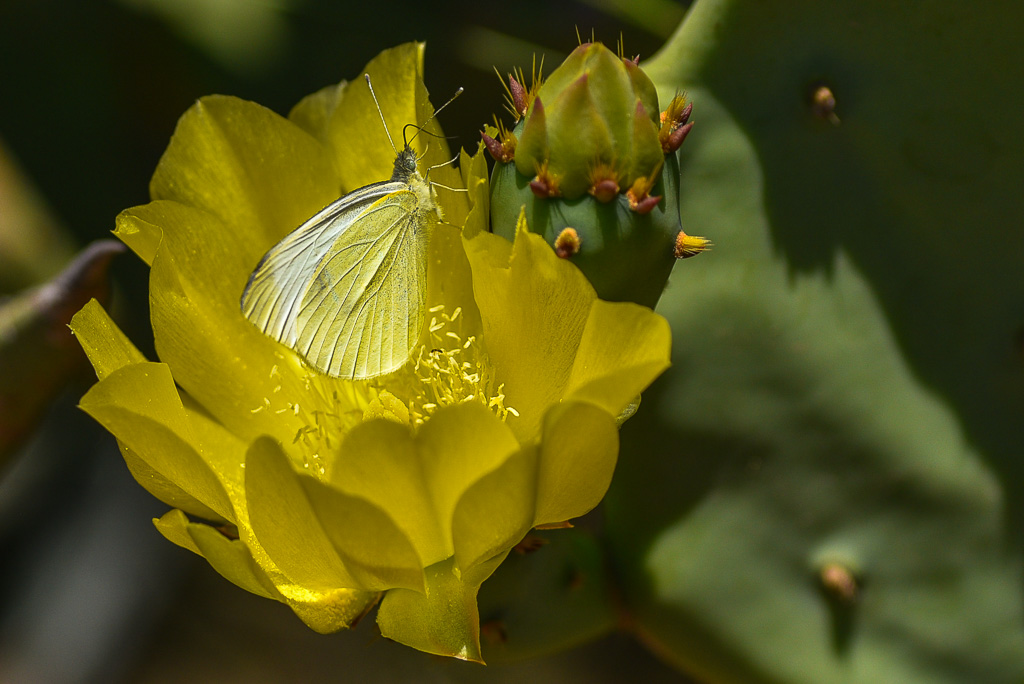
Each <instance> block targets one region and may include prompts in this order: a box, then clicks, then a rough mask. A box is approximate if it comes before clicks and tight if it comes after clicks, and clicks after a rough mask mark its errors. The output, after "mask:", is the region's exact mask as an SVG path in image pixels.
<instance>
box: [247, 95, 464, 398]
mask: <svg viewBox="0 0 1024 684" xmlns="http://www.w3.org/2000/svg"><path fill="white" fill-rule="evenodd" d="M366 83H367V85H368V86H369V87H370V93H371V95H372V96H373V100H374V103H375V104H377V111H378V112H380V115H381V121H382V122H383V121H384V114H383V112H382V111H381V109H380V104H379V103H377V97H376V95H375V94H374V93H373V86H372V85H371V84H370V77H369V76H368V75H367V77H366ZM461 92H462V89H461V88H460V89H459V90H458V91H457V92H456V93H455V96H454V97H452V99H451V100H449V101H448V103H445V105H443V106H442V107H440V108H438V109H437V110H436V111H435V112H434V114H433V115H431V117H430V118H431V119H432V118H433V117H434V116H436V115H437V113H438V112H440V111H441V109H443V108H444V107H445V106H447V105H448V104H449V103H450V102H451V101H452V100H454V99H455V97H458V95H459V94H461ZM428 121H429V119H428ZM410 125H411V124H410ZM407 128H408V126H407ZM417 128H420V127H417ZM384 129H385V132H387V124H386V122H385V125H384ZM420 130H422V128H420ZM404 137H405V136H404V135H403V138H404ZM413 137H414V138H415V136H413ZM388 140H391V134H390V133H388ZM391 146H392V148H394V149H395V154H396V158H395V165H394V171H393V173H392V174H391V178H390V179H389V180H386V181H381V182H378V183H372V184H370V185H367V186H365V187H362V188H359V189H358V190H354V191H352V192H350V193H349V194H347V195H345V196H344V197H342V198H340V199H338V200H336V201H334V202H333V203H331V204H329V205H327V206H326V207H324V208H323V209H321V210H320V211H319V212H317V213H316V214H315V215H314V216H313V217H312V218H310V219H309V220H307V221H306V222H305V223H303V224H302V225H301V226H299V227H298V228H296V229H295V230H294V231H293V232H291V233H289V234H288V235H287V236H285V238H284V239H283V240H281V241H280V242H278V243H277V244H276V245H274V246H273V247H271V248H270V250H269V251H268V252H267V253H266V255H265V256H264V257H263V259H262V260H261V261H260V262H259V264H258V265H257V266H256V268H255V270H254V271H253V272H252V275H251V276H250V277H249V282H248V283H247V284H246V286H245V290H244V291H243V292H242V299H241V308H242V313H243V314H244V315H245V317H246V318H247V319H249V321H250V322H252V323H253V324H254V325H255V326H256V327H257V328H259V329H260V330H261V331H263V332H264V333H265V334H266V335H269V336H270V337H272V338H273V339H275V340H277V341H278V342H281V343H282V344H284V345H285V346H287V347H290V348H291V349H293V350H295V351H296V352H298V353H299V354H300V355H301V356H302V357H303V358H304V359H305V360H306V361H307V362H308V363H309V364H310V365H311V366H313V367H314V368H316V369H317V370H318V371H320V372H322V373H325V374H327V375H332V376H335V377H344V378H351V379H356V380H359V379H366V378H373V377H376V376H380V375H386V374H388V373H392V372H394V371H396V370H398V369H399V368H401V367H402V366H403V365H405V363H406V362H407V361H408V360H409V357H410V356H411V354H412V350H413V348H414V347H415V346H416V344H417V342H418V341H419V337H420V332H421V329H422V328H423V321H424V317H425V315H426V314H425V309H426V291H427V261H428V255H427V249H428V245H429V233H430V226H431V225H432V224H434V223H439V222H440V221H441V209H440V207H439V206H438V204H437V197H436V192H435V190H434V187H433V184H431V183H430V182H429V181H428V180H427V178H426V177H425V176H421V175H420V173H419V171H418V170H417V167H416V164H417V161H418V159H417V157H416V153H415V152H414V151H413V149H412V148H411V147H410V145H409V142H404V149H403V150H402V151H401V152H399V151H398V149H397V148H395V145H394V141H392V143H391ZM429 171H430V170H429V169H428V170H427V174H428V175H429Z"/></svg>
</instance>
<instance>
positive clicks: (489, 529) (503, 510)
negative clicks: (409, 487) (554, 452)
mask: <svg viewBox="0 0 1024 684" xmlns="http://www.w3.org/2000/svg"><path fill="white" fill-rule="evenodd" d="M537 461H538V458H537V449H536V447H534V446H529V447H526V448H525V449H522V450H520V451H519V452H518V453H516V454H515V455H513V456H512V457H511V458H509V459H508V460H506V461H505V462H504V463H503V464H502V465H501V466H499V467H498V468H496V469H495V470H492V471H491V472H490V473H488V474H487V475H484V476H483V477H482V478H480V479H479V480H477V481H476V482H474V483H473V485H472V486H471V487H470V488H469V489H468V490H466V493H465V494H463V495H462V497H461V498H460V499H459V503H458V505H457V506H456V507H455V515H454V522H453V524H452V528H453V529H452V536H453V538H454V539H455V564H456V567H457V568H458V569H459V571H460V572H464V571H466V570H469V569H471V568H472V567H473V566H475V565H477V564H479V563H481V562H483V561H485V560H488V559H490V558H493V557H494V556H496V555H498V554H501V553H507V552H508V550H509V549H510V548H512V547H513V546H515V545H516V544H518V543H519V542H520V541H521V540H522V538H523V537H524V536H526V533H527V532H529V531H530V528H531V527H533V525H534V518H535V511H536V500H537Z"/></svg>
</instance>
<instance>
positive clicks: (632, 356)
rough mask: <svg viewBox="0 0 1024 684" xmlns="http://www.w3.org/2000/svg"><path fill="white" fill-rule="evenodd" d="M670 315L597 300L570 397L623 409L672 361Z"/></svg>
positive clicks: (568, 391)
mask: <svg viewBox="0 0 1024 684" xmlns="http://www.w3.org/2000/svg"><path fill="white" fill-rule="evenodd" d="M671 351H672V331H671V329H670V328H669V325H668V321H667V320H665V319H664V318H663V317H661V316H659V315H657V314H655V313H654V312H653V311H651V310H650V309H648V308H647V307H645V306H639V305H637V304H632V303H629V302H605V301H601V300H597V301H595V302H594V306H593V308H591V310H590V316H589V317H588V319H587V326H586V328H585V329H584V331H583V337H582V338H581V340H580V346H579V352H578V354H577V359H578V361H577V363H575V364H574V365H573V369H572V375H571V377H570V379H569V383H568V386H567V388H566V398H567V399H569V398H579V399H585V400H586V401H589V402H592V403H594V404H597V405H598V406H601V407H603V408H604V409H605V410H606V411H608V412H609V413H610V414H611V415H613V416H617V415H619V414H620V413H621V412H622V411H623V409H625V408H626V407H627V406H628V405H629V404H630V402H631V401H633V400H634V399H635V398H636V396H637V395H638V394H640V392H642V391H643V390H644V389H646V388H647V387H648V385H650V384H651V382H653V381H654V379H655V378H657V377H658V376H659V375H661V373H662V372H663V371H664V370H665V369H666V368H668V367H669V365H671V363H670V360H669V359H670V354H671Z"/></svg>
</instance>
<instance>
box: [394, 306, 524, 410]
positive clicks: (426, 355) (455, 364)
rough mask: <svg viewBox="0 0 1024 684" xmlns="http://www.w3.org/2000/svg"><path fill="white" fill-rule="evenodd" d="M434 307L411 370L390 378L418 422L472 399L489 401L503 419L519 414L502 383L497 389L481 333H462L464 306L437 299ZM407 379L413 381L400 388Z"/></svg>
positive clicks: (488, 405)
mask: <svg viewBox="0 0 1024 684" xmlns="http://www.w3.org/2000/svg"><path fill="white" fill-rule="evenodd" d="M429 312H430V313H431V314H433V316H432V317H431V320H430V325H429V326H428V330H429V339H427V340H426V341H425V343H424V344H423V345H422V346H421V347H420V348H419V349H418V350H417V352H416V354H415V355H414V356H413V359H414V360H413V363H412V364H410V366H409V368H408V373H407V374H405V375H404V377H403V378H401V379H400V378H399V377H393V378H391V379H389V381H388V382H387V389H388V390H389V391H392V392H396V391H399V392H400V395H401V396H404V397H407V401H406V403H407V405H408V407H409V419H410V421H411V422H412V423H413V425H422V424H423V423H424V422H426V421H427V420H429V419H430V416H431V415H433V413H434V412H435V411H437V410H438V409H439V408H441V407H443V406H452V405H455V404H465V403H468V402H475V403H479V404H482V405H483V406H486V407H487V408H488V409H490V410H492V411H493V412H494V413H495V415H497V416H498V417H499V418H501V419H502V420H506V419H507V418H508V416H509V415H512V416H517V415H519V414H518V412H516V411H515V410H514V409H511V408H510V407H506V406H505V394H504V391H503V389H504V388H503V386H502V387H498V388H497V390H495V388H494V386H495V381H494V372H493V370H492V369H491V367H490V363H489V360H488V359H487V355H486V354H485V353H484V351H483V349H482V348H481V346H480V343H479V342H478V341H477V338H476V336H474V335H469V336H464V335H463V334H462V320H464V318H463V317H462V308H461V307H459V308H456V309H454V310H453V312H452V313H451V314H448V313H447V311H446V310H445V307H444V305H437V306H434V307H431V308H430V309H429ZM403 380H404V381H405V382H406V383H408V384H407V387H406V388H405V389H404V390H401V389H400V388H399V384H400V383H401V382H402V381H403Z"/></svg>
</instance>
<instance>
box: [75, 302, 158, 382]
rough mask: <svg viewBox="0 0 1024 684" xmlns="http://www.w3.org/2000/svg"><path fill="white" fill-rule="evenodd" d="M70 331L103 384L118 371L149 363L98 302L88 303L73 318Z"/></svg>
mask: <svg viewBox="0 0 1024 684" xmlns="http://www.w3.org/2000/svg"><path fill="white" fill-rule="evenodd" d="M71 331H72V332H73V333H74V334H75V337H76V338H77V339H78V343H79V344H81V345H82V349H84V350H85V354H86V356H88V357H89V362H90V363H92V365H93V368H95V369H96V376H97V377H98V378H99V379H100V380H103V379H104V378H106V377H107V376H108V375H110V374H111V373H113V372H114V371H116V370H117V369H119V368H123V367H124V366H129V365H132V364H135V363H143V362H144V361H145V360H146V357H144V356H143V355H142V352H140V351H139V350H138V349H136V348H135V345H134V344H132V342H131V340H129V339H128V338H127V337H126V336H125V334H124V333H123V332H121V329H120V328H118V327H117V324H116V323H114V321H112V320H111V319H110V316H109V315H108V314H107V312H106V310H104V308H103V306H102V305H101V304H100V303H99V302H97V301H96V300H95V299H91V300H89V302H88V303H87V304H86V305H85V306H83V307H82V310H81V311H79V312H78V313H76V314H75V315H74V317H73V318H72V319H71Z"/></svg>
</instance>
